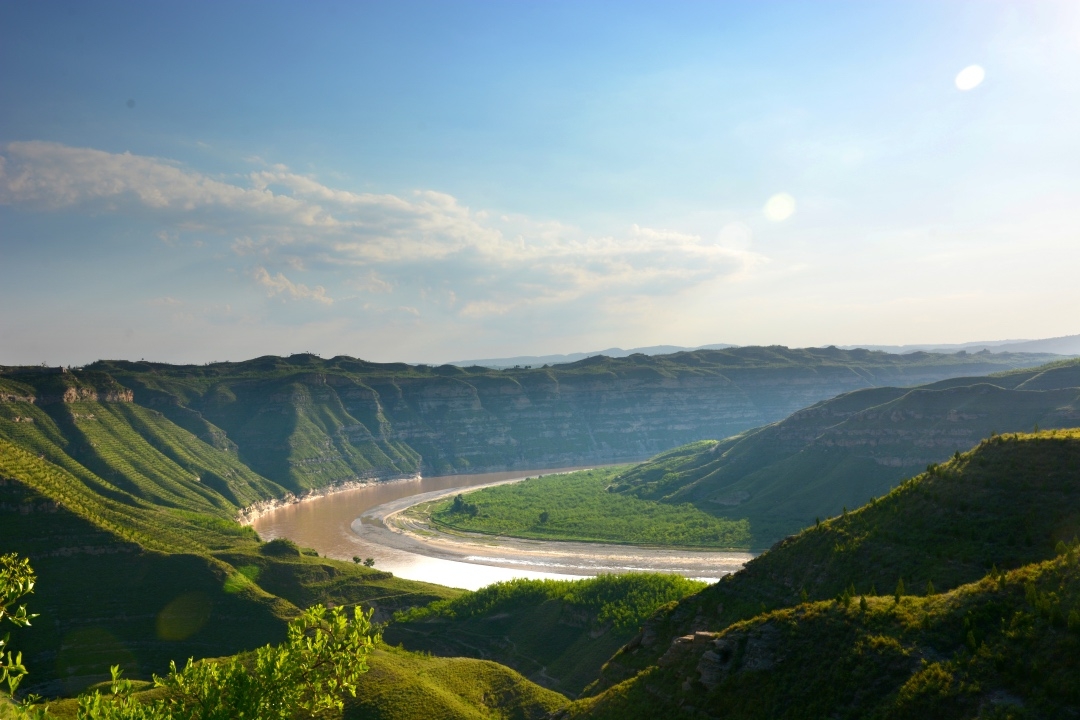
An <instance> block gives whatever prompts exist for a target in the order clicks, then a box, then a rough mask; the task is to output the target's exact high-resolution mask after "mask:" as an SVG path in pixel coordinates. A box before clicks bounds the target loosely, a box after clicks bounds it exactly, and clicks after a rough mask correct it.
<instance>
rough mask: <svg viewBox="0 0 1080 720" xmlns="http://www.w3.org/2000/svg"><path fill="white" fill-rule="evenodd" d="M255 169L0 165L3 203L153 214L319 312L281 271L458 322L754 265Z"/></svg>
mask: <svg viewBox="0 0 1080 720" xmlns="http://www.w3.org/2000/svg"><path fill="white" fill-rule="evenodd" d="M259 167H260V169H258V170H255V171H252V172H251V173H249V174H248V175H246V176H238V177H232V178H224V177H211V176H208V175H205V174H202V173H199V172H196V171H194V170H191V169H189V168H185V167H182V166H180V165H178V164H176V163H173V162H170V161H167V160H162V159H159V158H153V157H145V156H139V155H132V154H130V153H119V154H117V153H108V152H103V151H100V150H93V149H87V148H73V147H68V146H65V145H60V144H56V143H48V142H16V143H11V144H9V145H7V146H6V147H5V148H4V149H3V151H2V153H0V203H2V204H8V205H15V206H19V207H22V208H27V209H34V210H39V211H66V212H94V213H102V212H106V213H149V214H150V215H151V216H152V218H153V221H154V222H156V223H158V225H159V226H160V225H162V224H166V225H168V224H171V225H172V226H174V227H177V228H183V229H184V230H185V231H198V232H199V233H201V234H203V235H206V234H209V235H213V234H218V235H220V236H221V237H222V238H223V242H227V241H228V240H225V238H229V239H231V247H232V250H233V252H234V253H235V254H236V255H237V256H240V257H241V258H244V257H248V258H251V259H252V260H255V259H257V262H258V265H257V266H253V267H250V268H249V272H250V273H251V274H252V277H254V278H255V279H256V281H257V282H258V283H259V284H260V285H262V286H263V287H265V288H266V289H267V290H268V291H269V292H270V294H271V295H283V296H288V297H290V298H297V299H310V300H314V301H316V302H319V303H323V304H326V305H330V304H331V303H333V299H332V298H331V297H330V296H329V295H328V294H327V291H326V290H325V289H324V288H323V287H322V286H314V289H312V288H311V287H309V286H308V285H304V284H301V283H296V282H293V281H292V280H289V279H288V278H287V277H285V275H283V274H282V273H281V272H280V270H281V269H288V268H291V270H290V273H291V272H294V271H296V272H320V273H322V275H320V280H322V281H323V282H328V283H329V282H331V280H333V279H334V278H341V279H342V280H343V281H344V282H345V283H346V284H349V285H351V286H352V287H355V288H357V289H360V290H362V291H366V292H371V293H388V292H396V291H398V290H401V289H402V288H405V287H414V288H415V287H417V286H419V287H424V286H429V287H434V286H437V285H439V284H440V283H448V282H452V283H453V288H454V292H455V299H456V301H457V302H455V303H454V305H455V307H456V308H457V310H456V312H458V313H460V314H462V315H463V316H476V315H491V314H505V313H506V312H509V311H510V310H512V309H514V308H518V307H523V306H527V305H535V304H551V303H565V302H571V301H574V300H576V299H579V298H583V297H586V296H590V295H595V294H599V293H604V294H606V295H609V296H610V295H616V296H618V295H626V296H635V295H650V294H671V293H673V292H679V291H681V290H683V289H686V288H689V287H692V286H694V285H697V284H700V283H703V282H709V281H714V280H716V279H718V278H730V277H736V276H739V275H741V274H745V273H746V272H747V271H748V270H750V269H752V268H753V267H755V266H756V265H758V264H759V263H761V262H763V261H764V258H762V257H761V256H760V255H756V254H754V253H752V252H750V251H749V250H748V249H746V248H745V247H733V246H731V245H728V244H717V243H714V242H705V241H703V240H702V238H700V237H698V236H696V235H690V234H685V233H678V232H673V231H668V230H656V229H651V228H645V227H638V226H636V225H635V226H632V227H631V228H629V230H628V231H627V232H626V233H625V234H623V235H621V236H619V237H611V236H604V237H593V236H588V235H586V234H585V233H583V232H581V231H580V230H578V229H576V228H574V227H571V226H567V225H563V224H560V223H558V222H550V221H548V222H537V221H533V220H531V219H529V218H523V217H507V216H499V217H496V216H494V214H489V213H487V212H483V211H481V212H474V211H472V210H471V209H469V208H468V207H465V206H463V205H462V204H461V203H459V202H458V200H457V199H456V198H454V197H452V196H450V195H447V194H445V193H440V192H434V191H430V190H425V191H417V192H415V193H413V194H412V195H410V196H408V197H399V196H396V195H389V194H374V193H356V192H352V191H349V190H344V189H339V188H333V187H329V186H327V185H325V184H322V183H320V182H319V181H317V180H316V179H314V178H311V177H307V176H304V175H298V174H296V173H293V172H290V171H289V170H288V168H285V167H283V166H280V165H267V164H265V163H259ZM165 237H170V236H168V235H166V236H165ZM267 268H270V269H267ZM446 289H448V288H446ZM446 289H444V290H443V291H442V292H443V293H444V295H445V291H446ZM401 299H405V300H407V301H410V300H409V299H408V298H401ZM410 302H411V301H410Z"/></svg>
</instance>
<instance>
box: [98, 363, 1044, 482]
mask: <svg viewBox="0 0 1080 720" xmlns="http://www.w3.org/2000/svg"><path fill="white" fill-rule="evenodd" d="M1045 359H1046V358H1045V357H1043V356H1030V355H1004V354H998V355H991V354H989V353H986V354H977V355H968V354H956V355H932V354H926V353H913V354H909V355H889V354H886V353H875V352H868V351H864V350H854V351H842V350H837V349H835V348H825V349H808V350H789V349H788V348H737V349H728V350H709V351H695V352H686V353H677V354H675V355H670V356H659V357H657V356H653V357H647V356H644V355H634V356H631V357H628V358H618V359H612V358H606V357H595V358H589V359H588V360H583V361H581V362H578V363H572V364H568V365H559V366H554V367H550V368H535V369H534V368H521V369H513V370H504V371H497V370H490V369H487V368H465V369H463V368H457V367H451V366H442V367H435V368H432V367H427V366H409V365H403V364H375V363H365V362H363V361H359V360H356V359H353V358H345V357H338V358H333V359H330V360H322V359H320V358H317V357H314V356H310V355H301V356H292V357H289V358H274V357H267V358H258V359H256V360H251V361H248V362H244V363H220V364H216V365H209V366H169V365H160V364H150V363H121V362H110V363H105V362H103V363H98V364H96V365H95V366H94V367H93V368H92V369H93V370H95V371H97V372H101V373H107V374H108V375H109V376H111V377H115V378H116V379H118V380H119V381H120V382H122V383H123V384H124V385H125V386H127V387H130V388H133V389H134V391H135V394H134V400H135V402H136V403H139V404H142V405H147V406H150V407H153V408H155V409H158V410H159V411H161V412H163V413H165V414H166V415H167V416H168V417H169V418H170V419H172V420H173V422H175V423H177V424H179V425H181V426H183V427H185V428H187V429H189V430H191V431H192V432H194V433H196V434H197V435H198V436H199V437H201V438H202V439H204V440H206V441H207V442H210V443H211V444H214V445H218V446H221V445H222V444H228V445H232V444H234V445H235V447H236V448H237V449H238V451H239V454H240V457H241V458H242V459H243V460H244V461H245V462H246V463H247V464H248V465H250V466H251V467H252V468H253V469H255V470H256V471H257V472H259V473H260V474H262V475H264V476H266V477H268V478H270V479H272V480H274V481H276V482H278V483H280V484H282V485H284V486H286V487H288V488H290V489H292V490H302V489H305V488H313V487H320V486H324V485H328V484H333V483H338V482H344V481H348V480H353V479H356V478H362V477H370V476H381V475H397V474H401V473H411V472H417V471H421V472H424V473H426V474H447V473H454V472H482V471H489V470H501V469H509V468H540V467H556V466H560V465H573V464H584V463H606V462H617V461H629V460H637V459H643V458H645V457H648V456H651V455H653V454H655V453H657V452H660V451H663V450H665V449H667V448H671V447H674V446H677V445H680V444H683V443H686V442H690V441H693V440H699V439H702V438H715V437H726V436H729V435H733V434H735V433H738V432H742V431H744V430H746V429H748V428H752V427H755V426H759V425H764V424H767V423H770V422H775V421H776V420H779V419H781V418H783V417H786V416H787V415H789V414H790V413H792V412H794V411H796V410H798V409H799V408H802V407H805V406H807V405H809V404H812V403H815V402H818V401H820V400H822V399H824V398H829V397H833V396H835V395H838V394H840V393H844V392H849V391H852V390H857V389H860V388H867V387H874V386H881V385H915V384H919V383H924V382H932V381H936V380H941V379H943V378H948V377H955V376H959V375H972V374H979V373H984V372H990V371H998V370H1006V369H1010V368H1014V367H1022V366H1029V365H1032V364H1036V363H1038V362H1041V361H1043V360H1045Z"/></svg>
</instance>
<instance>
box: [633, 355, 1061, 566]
mask: <svg viewBox="0 0 1080 720" xmlns="http://www.w3.org/2000/svg"><path fill="white" fill-rule="evenodd" d="M1078 386H1080V362H1077V361H1067V362H1062V363H1055V364H1053V365H1052V366H1047V367H1045V368H1040V369H1036V370H1024V371H1016V372H1011V373H1007V374H1005V375H1001V376H995V377H991V378H961V379H954V380H948V381H943V382H940V383H935V384H933V385H930V386H926V387H924V388H915V389H900V388H875V389H869V390H860V391H857V392H853V393H848V394H846V395H842V396H840V397H837V398H834V399H832V400H827V401H824V402H821V403H818V404H816V405H814V406H812V407H810V408H807V409H805V410H802V411H799V412H797V413H795V414H794V415H792V416H791V417H789V418H787V419H786V420H783V421H781V422H779V423H776V424H774V425H771V426H767V427H764V428H759V429H757V430H754V431H750V432H748V433H745V434H744V435H741V436H736V437H733V438H728V439H726V440H724V441H722V442H720V443H713V442H706V443H695V444H692V445H689V446H685V447H681V448H676V449H675V450H672V451H670V452H667V453H664V454H662V455H660V456H658V457H656V458H654V459H653V460H651V461H649V462H648V463H644V464H642V465H639V466H637V467H635V468H633V469H631V470H630V471H628V472H626V473H623V474H622V475H621V476H620V477H619V478H617V479H616V480H615V482H614V485H615V487H616V489H617V491H618V492H620V493H623V494H630V495H634V496H637V497H641V498H644V499H650V500H659V501H662V502H668V503H686V502H692V503H694V504H695V505H696V506H697V507H699V508H701V509H703V510H705V511H707V512H710V513H712V514H716V515H719V516H722V517H727V518H731V519H741V518H747V519H749V520H750V525H751V532H752V533H753V536H754V545H755V546H756V547H767V546H768V545H771V544H772V543H773V542H775V541H776V540H778V539H779V538H781V537H784V536H786V535H788V534H790V533H792V532H796V531H798V530H799V529H800V528H802V527H805V526H806V525H807V524H810V523H812V522H813V521H814V519H815V517H828V516H831V515H834V514H836V513H838V512H840V510H841V509H842V508H843V507H845V506H846V507H849V508H853V507H857V506H859V505H861V504H863V503H865V502H866V501H868V500H869V499H870V498H872V497H875V496H879V495H881V494H883V493H885V492H887V491H888V489H889V488H891V487H892V486H893V485H895V483H896V482H898V481H899V480H901V479H902V478H904V477H906V476H908V475H909V474H910V473H911V471H912V469H914V468H920V467H925V466H926V465H927V464H928V463H932V462H941V461H943V460H945V459H946V458H948V457H949V456H950V455H952V454H953V453H954V452H956V451H963V450H966V449H968V448H970V447H971V446H972V445H973V444H975V442H977V440H978V438H980V437H986V436H987V435H989V434H990V433H991V432H993V431H997V432H1012V431H1018V430H1030V429H1031V428H1032V427H1034V426H1036V425H1038V426H1040V427H1044V428H1051V427H1075V426H1076V425H1078V424H1080V390H1077V389H1076V388H1077V387H1078Z"/></svg>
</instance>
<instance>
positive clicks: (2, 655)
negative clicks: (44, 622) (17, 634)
mask: <svg viewBox="0 0 1080 720" xmlns="http://www.w3.org/2000/svg"><path fill="white" fill-rule="evenodd" d="M36 579H37V578H36V577H35V576H34V571H33V569H32V568H31V567H30V561H29V560H27V559H26V558H22V559H19V557H18V556H17V555H15V554H14V553H9V554H7V555H2V556H0V633H3V634H0V683H2V684H4V685H6V686H7V695H8V697H14V696H15V691H16V690H18V689H19V685H20V684H22V680H23V678H24V677H25V676H26V672H27V671H26V666H25V665H23V661H22V652H13V651H12V650H11V645H10V643H11V633H9V632H5V631H6V630H7V624H11V625H14V626H15V627H27V626H28V625H30V621H31V620H33V619H34V618H35V617H36V616H35V615H32V614H30V613H28V612H27V611H26V606H25V605H18V606H17V605H16V603H17V602H19V601H20V600H22V599H23V598H25V597H26V596H27V595H29V594H30V593H32V592H34V582H35V580H36ZM3 702H4V699H3V698H2V697H0V703H3ZM2 710H3V707H2V705H0V711H2Z"/></svg>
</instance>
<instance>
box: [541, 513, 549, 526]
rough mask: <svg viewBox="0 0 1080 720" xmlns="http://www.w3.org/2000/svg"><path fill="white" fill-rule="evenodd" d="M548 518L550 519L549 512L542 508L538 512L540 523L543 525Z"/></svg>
mask: <svg viewBox="0 0 1080 720" xmlns="http://www.w3.org/2000/svg"><path fill="white" fill-rule="evenodd" d="M550 519H551V514H550V513H549V512H548V511H547V510H544V511H543V512H542V513H540V524H541V525H543V524H544V523H546V522H547V521H548V520H550Z"/></svg>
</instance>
